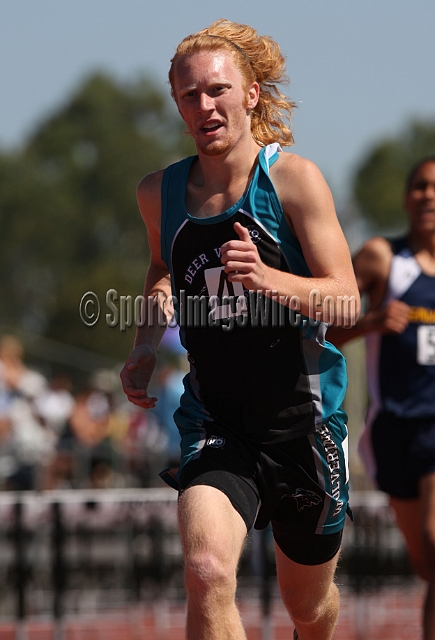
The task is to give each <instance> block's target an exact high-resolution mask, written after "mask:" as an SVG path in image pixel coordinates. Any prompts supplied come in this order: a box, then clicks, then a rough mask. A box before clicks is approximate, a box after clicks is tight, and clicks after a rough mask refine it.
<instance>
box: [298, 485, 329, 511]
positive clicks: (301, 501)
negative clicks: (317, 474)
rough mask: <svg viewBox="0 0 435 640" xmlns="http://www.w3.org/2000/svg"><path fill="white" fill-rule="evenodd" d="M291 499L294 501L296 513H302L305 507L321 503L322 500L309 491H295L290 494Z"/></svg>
mask: <svg viewBox="0 0 435 640" xmlns="http://www.w3.org/2000/svg"><path fill="white" fill-rule="evenodd" d="M292 498H294V499H295V500H296V504H297V508H298V511H303V509H305V507H312V506H315V505H316V504H319V502H322V498H321V497H320V496H318V495H317V493H314V491H310V490H309V489H296V491H295V492H294V493H292Z"/></svg>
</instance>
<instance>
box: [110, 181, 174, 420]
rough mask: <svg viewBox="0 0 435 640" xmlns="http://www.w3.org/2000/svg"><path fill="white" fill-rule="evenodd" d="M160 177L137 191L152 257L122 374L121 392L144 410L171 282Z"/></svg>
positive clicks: (151, 404) (152, 399)
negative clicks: (162, 242)
mask: <svg viewBox="0 0 435 640" xmlns="http://www.w3.org/2000/svg"><path fill="white" fill-rule="evenodd" d="M162 176H163V171H158V172H156V173H151V174H149V175H147V176H145V178H143V180H142V181H141V182H140V184H139V186H138V188H137V199H138V204H139V210H140V212H141V215H142V218H143V221H144V223H145V225H146V227H147V231H148V244H149V248H150V256H151V257H150V265H149V268H148V272H147V275H146V279H145V286H144V292H143V296H144V305H143V309H142V317H141V323H140V324H141V325H142V326H139V327H137V330H136V337H135V341H134V347H133V350H132V351H131V353H130V355H129V356H128V358H127V361H126V363H125V365H124V367H123V369H122V371H121V381H122V386H123V389H124V393H125V394H126V395H127V397H128V399H129V400H130V402H132V403H133V404H136V405H137V406H139V407H142V408H143V409H149V408H152V407H154V406H155V403H156V401H157V398H155V397H149V396H148V393H147V389H148V385H149V382H150V379H151V376H152V373H153V371H154V367H155V364H156V353H157V348H158V346H159V344H160V341H161V339H162V337H163V334H164V332H165V329H166V326H167V322H168V321H169V319H170V317H168V313H169V311H168V306H167V304H166V301H167V299H168V298H169V296H170V295H171V281H170V275H169V270H168V267H167V265H166V264H165V263H164V262H163V260H162V258H161V250H160V233H161V232H160V223H161V195H160V193H161V182H162Z"/></svg>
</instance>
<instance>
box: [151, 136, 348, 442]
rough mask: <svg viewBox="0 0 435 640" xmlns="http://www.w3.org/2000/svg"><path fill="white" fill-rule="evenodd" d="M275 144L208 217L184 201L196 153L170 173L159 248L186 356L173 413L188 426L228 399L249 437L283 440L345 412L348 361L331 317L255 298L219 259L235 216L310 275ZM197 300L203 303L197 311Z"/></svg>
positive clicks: (268, 258) (260, 242) (282, 260)
mask: <svg viewBox="0 0 435 640" xmlns="http://www.w3.org/2000/svg"><path fill="white" fill-rule="evenodd" d="M278 149H279V147H278V145H277V144H273V145H269V146H268V147H265V148H263V149H262V150H261V151H260V153H259V161H258V164H257V167H256V169H255V173H254V176H253V178H252V181H251V183H250V185H249V188H248V189H247V191H246V192H245V194H244V195H243V196H242V198H241V199H240V200H239V201H238V202H237V203H236V204H235V205H234V206H232V207H231V208H230V209H228V210H227V211H224V212H223V213H221V214H220V215H216V216H213V217H209V218H196V217H194V216H191V215H189V213H188V211H187V209H186V205H185V194H186V186H187V181H188V177H189V172H190V169H191V166H192V163H193V162H194V161H195V158H196V156H193V157H189V158H186V159H184V160H182V161H180V162H177V163H175V164H173V165H171V166H169V167H168V168H167V169H166V171H165V173H164V177H163V183H162V227H161V251H162V258H163V260H164V261H165V263H166V264H167V266H168V268H169V271H170V275H171V282H172V293H173V296H174V300H175V308H176V313H177V316H178V321H179V324H180V337H181V342H182V344H183V346H184V347H185V348H186V349H187V351H188V354H189V356H188V357H189V361H190V373H189V374H188V375H187V376H186V378H185V381H184V385H185V392H184V394H183V397H182V399H181V407H180V409H179V410H178V411H177V412H176V415H175V419H176V422H177V425H178V426H179V428H180V429H181V430H184V433H185V432H186V430H187V431H189V430H195V429H197V428H198V427H199V428H201V425H202V424H204V422H207V423H210V422H212V421H213V417H214V416H216V415H222V410H223V409H222V408H223V407H224V406H231V407H232V411H233V413H234V412H236V413H237V415H234V416H233V417H234V419H235V420H239V422H243V423H244V424H246V425H249V427H247V431H246V433H245V436H246V437H248V438H249V439H251V440H252V441H254V442H259V443H267V442H269V443H272V442H283V441H286V440H291V439H293V438H297V437H300V436H302V435H308V434H310V433H314V432H316V431H320V430H321V428H322V424H323V423H324V422H325V421H327V420H328V419H329V418H330V417H331V416H332V415H334V414H335V413H336V412H337V411H340V410H341V409H340V407H341V404H342V401H343V398H344V394H345V390H346V385H347V377H346V366H345V360H344V358H343V356H342V354H341V353H340V352H339V351H338V350H337V349H336V348H335V347H334V346H333V345H331V344H330V343H328V342H327V341H326V340H325V332H326V325H325V324H324V323H317V324H316V323H315V322H313V321H311V320H309V319H308V318H305V317H303V316H302V317H299V316H298V315H297V313H296V312H295V311H293V312H290V310H289V308H288V307H287V306H284V305H281V304H279V303H278V302H274V301H272V299H271V298H270V297H267V298H266V297H265V296H264V297H263V298H262V297H261V296H260V297H258V296H256V295H254V296H252V295H250V294H249V292H247V291H246V290H244V288H243V286H242V285H241V284H240V283H229V282H228V280H227V279H226V276H225V272H224V267H223V265H222V263H221V260H220V247H221V246H222V245H223V244H224V243H225V242H227V241H228V240H231V239H238V236H237V234H236V232H235V230H234V223H235V222H236V221H238V222H240V223H241V224H242V225H243V226H245V227H246V228H247V229H248V230H249V233H250V237H251V239H252V240H253V242H254V243H255V244H256V247H257V249H258V251H259V254H260V257H261V259H262V260H263V262H264V263H265V264H267V265H268V266H270V267H273V268H275V269H279V270H281V271H285V272H291V273H294V274H297V275H300V276H305V277H310V272H309V270H308V267H307V264H306V262H305V260H304V257H303V254H302V251H301V247H300V245H299V242H298V241H297V239H296V238H295V236H294V235H293V234H292V232H291V231H290V228H289V226H288V224H287V221H286V219H285V216H284V213H283V210H282V207H281V204H280V202H279V199H278V197H277V194H276V191H275V189H274V186H273V184H272V181H271V179H270V177H269V167H270V166H271V165H272V164H273V163H274V162H275V161H276V160H277V159H278ZM195 300H196V302H195ZM198 300H202V303H201V304H199V306H198V307H196V309H197V313H196V316H195V312H194V311H193V309H194V308H195V304H197V303H198ZM192 301H193V302H192ZM204 304H205V307H204V306H201V305H204ZM259 305H260V306H259ZM198 309H199V310H198ZM267 309H269V312H268V313H269V317H267Z"/></svg>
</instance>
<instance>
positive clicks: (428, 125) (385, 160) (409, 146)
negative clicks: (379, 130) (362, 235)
mask: <svg viewBox="0 0 435 640" xmlns="http://www.w3.org/2000/svg"><path fill="white" fill-rule="evenodd" d="M434 153H435V121H429V122H421V121H415V122H412V123H411V124H410V125H409V126H408V127H407V128H406V129H405V130H404V131H403V132H402V133H401V134H400V135H399V136H397V138H387V139H385V140H383V141H381V142H379V143H378V144H377V145H375V147H374V148H373V149H372V150H371V151H370V152H369V153H368V155H367V156H366V158H365V159H364V160H363V161H362V163H361V165H360V166H359V168H358V169H357V171H356V174H355V178H354V182H353V193H354V196H355V199H356V201H357V202H358V204H359V206H360V207H361V210H362V213H363V215H365V216H366V217H367V218H368V219H369V220H370V221H371V222H372V223H374V224H375V226H376V227H377V228H378V229H379V231H382V232H385V231H387V232H388V231H393V230H396V229H399V228H401V227H403V226H404V225H405V222H406V215H405V213H404V211H403V207H402V201H403V193H404V187H405V180H406V176H407V174H408V172H409V170H410V168H411V167H412V166H413V164H414V163H415V162H418V161H419V160H420V159H421V158H423V157H425V156H428V155H433V154H434Z"/></svg>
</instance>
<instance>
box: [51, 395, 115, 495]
mask: <svg viewBox="0 0 435 640" xmlns="http://www.w3.org/2000/svg"><path fill="white" fill-rule="evenodd" d="M110 416H111V405H110V398H109V396H108V395H107V394H106V393H103V392H101V391H98V390H97V391H96V390H93V389H89V390H86V391H84V392H81V393H79V394H77V395H76V397H75V404H74V407H73V409H72V411H71V415H70V416H69V418H68V420H67V421H66V423H65V426H64V429H63V432H62V433H61V435H60V438H59V443H58V450H57V454H56V455H55V456H54V458H53V460H52V463H51V465H50V469H49V473H48V479H47V488H49V489H63V488H80V489H84V488H104V487H111V486H113V484H114V481H113V476H114V469H115V467H116V464H115V458H116V453H115V450H114V448H113V446H112V442H111V438H110V433H109V424H110Z"/></svg>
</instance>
